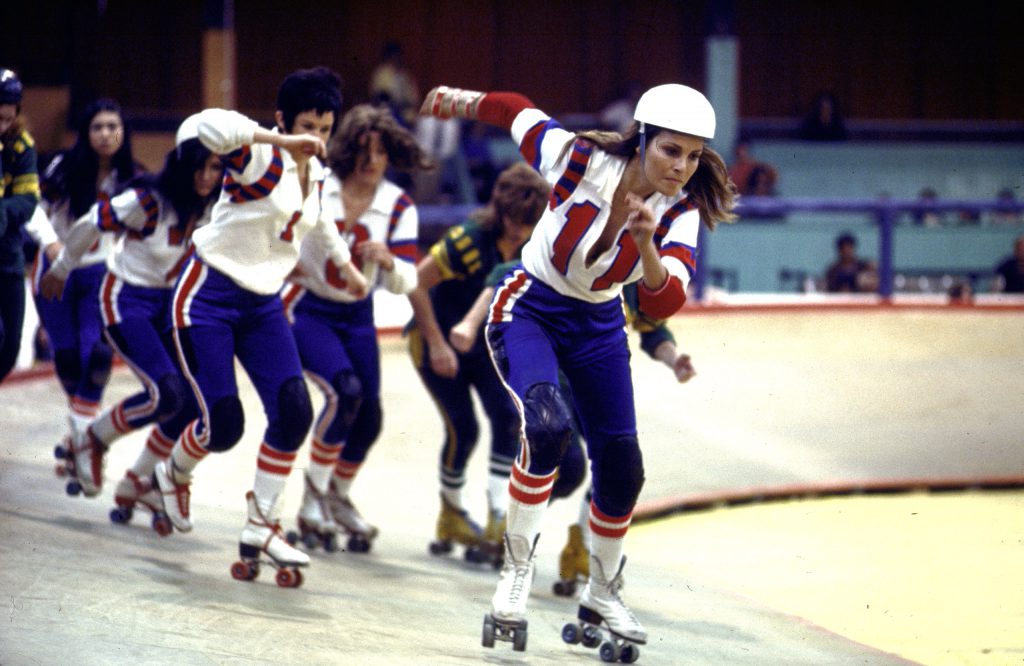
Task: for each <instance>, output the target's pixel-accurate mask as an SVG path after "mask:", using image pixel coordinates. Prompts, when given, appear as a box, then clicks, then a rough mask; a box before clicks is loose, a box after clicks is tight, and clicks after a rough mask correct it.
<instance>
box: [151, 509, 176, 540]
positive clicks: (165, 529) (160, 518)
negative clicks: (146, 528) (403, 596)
mask: <svg viewBox="0 0 1024 666" xmlns="http://www.w3.org/2000/svg"><path fill="white" fill-rule="evenodd" d="M150 525H151V526H152V527H153V531H154V532H156V533H157V534H159V535H160V536H162V537H165V536H168V535H169V534H170V533H171V532H173V531H174V526H173V525H171V519H170V518H168V517H167V516H166V515H159V514H157V515H154V516H153V520H152V521H151V522H150Z"/></svg>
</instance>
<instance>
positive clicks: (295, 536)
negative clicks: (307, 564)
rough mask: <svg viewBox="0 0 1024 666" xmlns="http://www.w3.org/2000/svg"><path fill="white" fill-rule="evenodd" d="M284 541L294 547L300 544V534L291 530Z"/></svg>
mask: <svg viewBox="0 0 1024 666" xmlns="http://www.w3.org/2000/svg"><path fill="white" fill-rule="evenodd" d="M284 540H285V541H287V542H288V545H289V546H294V545H295V544H297V543H298V542H299V533H298V532H296V531H294V530H290V531H289V532H288V534H286V535H285V536H284Z"/></svg>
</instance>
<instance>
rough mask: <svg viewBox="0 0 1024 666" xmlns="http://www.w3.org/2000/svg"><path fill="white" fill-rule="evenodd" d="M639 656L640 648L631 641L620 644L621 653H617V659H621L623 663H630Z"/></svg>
mask: <svg viewBox="0 0 1024 666" xmlns="http://www.w3.org/2000/svg"><path fill="white" fill-rule="evenodd" d="M639 658H640V648H638V647H637V646H635V645H633V644H632V643H627V644H625V645H623V646H622V654H620V655H619V661H621V662H622V663H624V664H632V663H633V662H635V661H636V660H637V659H639Z"/></svg>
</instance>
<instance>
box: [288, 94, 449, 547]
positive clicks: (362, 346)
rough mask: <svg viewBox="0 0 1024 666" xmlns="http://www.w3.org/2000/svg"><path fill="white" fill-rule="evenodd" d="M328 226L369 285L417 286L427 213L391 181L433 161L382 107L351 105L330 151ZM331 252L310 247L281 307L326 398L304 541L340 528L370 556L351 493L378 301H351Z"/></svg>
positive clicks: (373, 429)
mask: <svg viewBox="0 0 1024 666" xmlns="http://www.w3.org/2000/svg"><path fill="white" fill-rule="evenodd" d="M327 160H328V164H329V165H330V168H331V173H330V176H329V177H328V178H327V180H326V182H325V183H324V192H323V205H324V214H325V217H326V219H327V220H328V221H329V222H330V223H331V224H333V225H336V226H337V231H338V233H339V234H340V235H341V237H342V238H343V239H344V241H345V243H347V244H348V247H349V248H350V252H351V253H352V257H353V259H352V262H353V265H354V266H355V268H356V269H357V270H359V271H360V272H361V273H362V275H363V277H364V278H365V279H366V282H367V283H368V284H369V285H371V286H373V285H377V284H379V285H381V286H382V287H384V288H385V289H387V290H388V291H389V292H391V293H393V294H407V293H409V292H410V291H412V290H413V289H414V288H415V287H416V243H417V235H418V228H419V213H418V212H417V209H416V204H415V203H414V202H413V200H412V198H411V197H410V196H409V195H408V194H407V193H406V192H405V191H404V190H403V189H402V188H400V187H399V186H398V185H396V184H395V183H393V182H392V181H391V180H388V178H387V177H386V176H387V174H388V172H389V169H394V170H397V171H400V172H414V171H417V170H420V169H429V168H432V166H433V165H432V163H431V162H430V161H429V160H428V159H427V157H426V155H425V153H424V152H423V150H422V149H421V148H420V146H419V145H418V144H417V143H416V140H415V138H414V137H413V135H412V133H411V132H409V130H407V129H405V128H404V127H402V126H401V125H399V124H398V122H397V121H396V120H395V118H394V116H393V115H392V114H391V112H390V111H389V110H388V109H386V108H384V107H375V106H371V105H368V104H361V105H358V106H355V107H353V108H352V109H351V110H350V111H349V112H348V113H346V114H345V117H344V118H342V120H341V123H340V124H339V126H338V132H337V134H336V135H335V136H334V138H333V139H332V140H331V142H330V144H329V145H328V154H327ZM327 259H328V258H327V256H326V253H325V248H324V247H323V245H321V244H319V243H315V242H310V240H307V241H306V242H304V243H303V244H302V252H301V255H300V258H299V267H298V269H297V270H296V272H295V274H294V275H293V277H292V280H291V284H289V285H288V286H286V287H285V290H284V295H283V300H284V304H285V308H286V310H287V312H288V318H289V319H290V320H291V321H292V332H293V333H294V335H295V342H296V345H297V347H298V350H299V357H300V358H301V359H302V367H303V368H304V369H305V371H306V376H307V377H309V378H310V379H311V380H312V381H313V383H314V384H316V385H317V386H318V387H319V388H320V390H321V391H322V392H323V394H324V406H323V409H321V411H320V414H319V415H318V416H317V418H316V422H315V425H314V428H313V436H312V440H313V441H312V444H311V447H310V460H309V467H308V470H307V472H306V482H305V491H304V493H303V498H302V506H301V508H300V509H299V515H298V526H299V537H300V538H302V540H303V542H304V543H305V544H306V545H307V547H314V546H316V545H317V544H318V543H320V544H322V545H323V546H324V547H325V548H326V549H328V550H333V549H334V547H335V544H334V541H335V535H336V533H337V529H338V527H340V528H342V529H343V530H344V531H345V532H346V533H347V534H348V535H349V539H348V549H349V550H352V551H357V552H366V551H368V550H369V549H370V547H371V546H372V543H373V540H374V538H376V536H377V531H378V530H377V528H376V527H375V526H373V525H371V524H369V523H368V522H367V521H366V520H365V519H364V518H363V516H362V514H360V512H359V511H358V509H356V507H355V505H354V504H353V503H352V500H351V499H350V496H349V491H350V488H351V486H352V484H353V482H354V481H355V478H356V475H357V474H358V472H359V469H360V468H361V466H362V464H363V462H364V461H365V460H366V456H367V454H368V453H369V451H370V448H371V447H372V446H373V444H374V442H375V441H376V440H377V437H378V436H379V435H380V431H381V427H382V425H383V410H382V408H381V400H380V348H379V347H378V343H377V327H376V325H375V323H374V318H373V298H372V294H371V293H369V292H367V293H363V294H359V295H353V294H352V293H350V292H349V291H348V290H347V289H346V283H345V281H344V279H342V278H341V276H339V275H338V274H337V271H336V269H335V267H334V264H333V263H331V262H330V261H328V260H327Z"/></svg>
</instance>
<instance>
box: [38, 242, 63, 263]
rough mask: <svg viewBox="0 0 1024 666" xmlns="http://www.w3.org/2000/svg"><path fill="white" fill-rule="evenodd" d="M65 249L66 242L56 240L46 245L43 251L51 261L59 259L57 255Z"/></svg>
mask: <svg viewBox="0 0 1024 666" xmlns="http://www.w3.org/2000/svg"><path fill="white" fill-rule="evenodd" d="M63 249H64V243H61V242H60V241H55V242H53V243H50V244H49V245H47V246H46V248H45V249H44V250H43V252H45V253H46V258H47V259H49V260H50V263H51V264H52V263H53V262H55V261H57V257H58V256H59V255H60V251H61V250H63Z"/></svg>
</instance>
